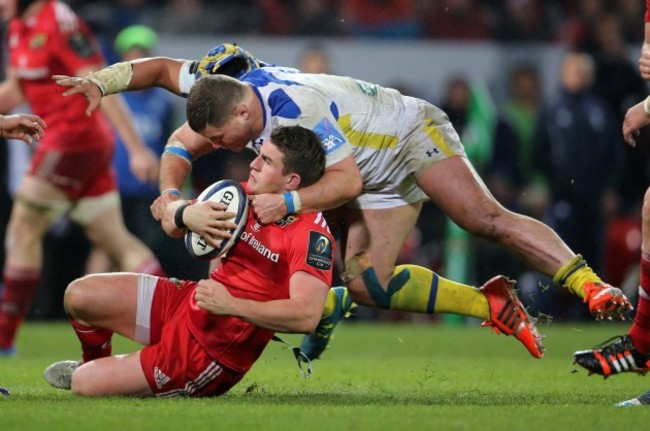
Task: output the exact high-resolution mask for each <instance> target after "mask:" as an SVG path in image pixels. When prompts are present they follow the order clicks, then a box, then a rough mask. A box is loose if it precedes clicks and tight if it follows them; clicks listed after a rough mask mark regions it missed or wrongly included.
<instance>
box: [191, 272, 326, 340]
mask: <svg viewBox="0 0 650 431" xmlns="http://www.w3.org/2000/svg"><path fill="white" fill-rule="evenodd" d="M289 283H290V284H289V291H290V298H289V299H278V300H273V301H266V302H260V301H254V300H250V299H242V298H236V297H234V296H232V295H230V293H229V292H228V290H227V289H226V288H225V287H224V286H223V285H222V284H221V283H218V282H216V281H214V280H202V281H200V282H199V284H198V286H197V288H196V292H195V299H196V305H197V306H198V307H200V308H202V309H204V310H206V311H207V312H209V313H212V314H215V315H221V316H224V315H227V316H236V317H239V318H240V319H243V320H245V321H247V322H250V323H252V324H254V325H257V326H260V327H262V328H266V329H269V330H271V331H275V332H285V333H303V334H308V333H310V332H312V331H313V330H314V329H315V328H316V325H317V324H318V321H319V320H320V317H321V314H322V313H323V308H324V307H325V299H326V298H327V292H328V290H329V286H328V285H327V284H326V283H325V282H323V281H322V280H319V279H318V278H316V277H314V276H313V275H311V274H308V273H307V272H304V271H298V272H296V273H294V274H293V275H292V276H291V280H290V282H289Z"/></svg>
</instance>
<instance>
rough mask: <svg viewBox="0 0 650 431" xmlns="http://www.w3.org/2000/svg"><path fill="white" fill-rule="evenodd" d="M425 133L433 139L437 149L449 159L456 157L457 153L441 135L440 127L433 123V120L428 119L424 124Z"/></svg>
mask: <svg viewBox="0 0 650 431" xmlns="http://www.w3.org/2000/svg"><path fill="white" fill-rule="evenodd" d="M424 133H426V135H427V136H428V137H429V138H431V140H432V141H433V143H434V144H435V145H436V147H438V148H440V150H441V151H442V152H443V154H444V155H446V156H447V157H451V156H455V155H456V153H455V152H454V151H452V149H451V148H450V147H449V145H448V144H447V140H446V139H445V136H444V135H443V134H442V133H440V127H439V126H438V125H437V124H435V123H434V122H433V119H431V118H427V119H426V120H425V123H424Z"/></svg>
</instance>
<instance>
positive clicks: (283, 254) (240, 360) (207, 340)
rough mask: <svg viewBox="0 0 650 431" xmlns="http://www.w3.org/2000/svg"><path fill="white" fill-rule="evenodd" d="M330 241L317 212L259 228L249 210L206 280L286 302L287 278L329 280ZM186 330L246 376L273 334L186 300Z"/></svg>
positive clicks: (242, 293) (247, 294)
mask: <svg viewBox="0 0 650 431" xmlns="http://www.w3.org/2000/svg"><path fill="white" fill-rule="evenodd" d="M333 256H334V240H333V238H332V235H331V233H330V232H329V229H328V227H327V224H326V222H325V219H324V218H323V216H322V214H321V213H306V214H300V215H297V216H289V217H287V218H285V219H284V220H283V221H281V222H278V223H275V224H271V225H265V226H262V225H260V224H259V223H257V221H256V220H255V217H254V215H253V209H252V206H251V208H250V211H249V216H248V222H247V224H246V228H245V229H244V231H243V233H242V234H241V237H240V239H239V242H237V244H235V246H234V247H233V248H232V249H231V250H230V251H229V252H228V256H227V257H224V258H222V261H221V265H220V266H219V267H218V268H217V269H216V270H215V271H213V272H212V274H211V277H212V278H213V279H215V280H217V281H219V282H221V283H223V284H224V285H225V286H226V287H227V288H228V291H229V292H230V293H231V294H232V295H233V296H236V297H238V298H246V299H254V300H256V301H270V300H275V299H288V298H289V279H290V278H291V275H293V274H294V273H295V272H297V271H305V272H308V273H310V274H312V275H314V276H315V277H317V278H319V279H321V280H323V281H324V282H325V283H327V284H328V285H330V284H331V282H332V265H333ZM189 314H190V328H191V331H192V334H194V336H195V337H196V339H197V340H198V342H199V343H200V344H201V346H203V348H204V349H206V351H207V352H208V353H209V354H210V356H212V357H213V358H214V359H215V360H216V361H218V362H219V363H221V364H222V365H225V366H226V367H228V368H230V369H233V370H235V371H239V372H246V371H247V370H248V369H250V367H251V366H252V365H253V363H254V362H255V361H256V360H257V358H258V357H259V356H260V355H261V354H262V351H263V350H264V347H265V346H266V344H267V343H268V342H269V341H270V339H271V338H272V337H273V332H272V331H269V330H266V329H262V328H259V327H257V326H255V325H253V324H251V323H248V322H245V321H243V320H241V319H239V318H236V317H231V316H213V315H211V314H209V313H207V312H205V311H204V310H201V309H200V308H198V307H197V306H196V300H195V299H194V295H191V299H190V310H189Z"/></svg>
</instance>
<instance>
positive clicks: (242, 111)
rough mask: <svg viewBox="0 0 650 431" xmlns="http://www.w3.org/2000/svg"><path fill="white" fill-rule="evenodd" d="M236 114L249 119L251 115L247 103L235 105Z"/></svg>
mask: <svg viewBox="0 0 650 431" xmlns="http://www.w3.org/2000/svg"><path fill="white" fill-rule="evenodd" d="M234 114H235V117H242V118H243V119H245V120H247V119H248V117H249V116H250V108H249V107H248V105H246V104H245V103H240V104H238V105H237V106H235V110H234Z"/></svg>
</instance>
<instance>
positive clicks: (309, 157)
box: [271, 126, 325, 187]
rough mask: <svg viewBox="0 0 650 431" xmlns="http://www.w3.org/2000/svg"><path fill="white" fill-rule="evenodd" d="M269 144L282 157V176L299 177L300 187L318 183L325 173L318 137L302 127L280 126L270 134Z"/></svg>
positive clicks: (323, 151) (323, 156) (321, 147)
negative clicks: (296, 175)
mask: <svg viewBox="0 0 650 431" xmlns="http://www.w3.org/2000/svg"><path fill="white" fill-rule="evenodd" d="M271 142H272V143H273V144H274V145H275V146H276V147H278V149H279V150H280V152H281V153H282V154H283V156H284V171H283V172H282V173H283V174H284V175H287V174H290V173H292V172H295V173H297V174H298V175H300V178H301V181H300V187H307V186H310V185H312V184H314V183H315V182H316V181H318V180H319V179H320V178H321V177H322V176H323V173H324V172H325V150H324V149H323V144H322V143H321V141H320V139H319V138H318V135H316V133H314V132H313V131H312V130H309V129H306V128H304V127H302V126H281V127H277V128H276V129H274V130H273V132H271Z"/></svg>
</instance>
